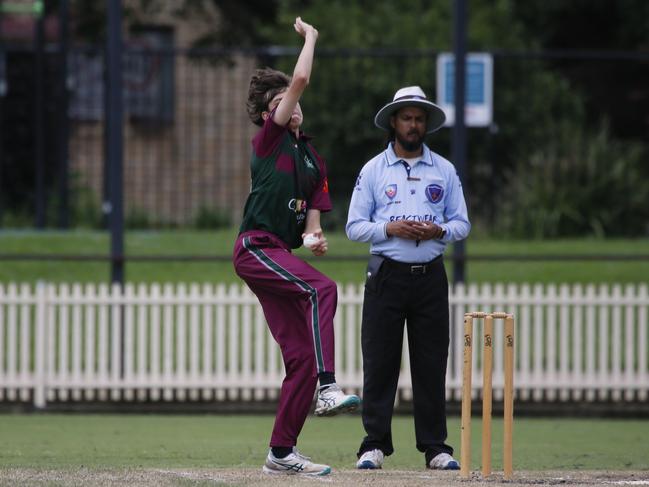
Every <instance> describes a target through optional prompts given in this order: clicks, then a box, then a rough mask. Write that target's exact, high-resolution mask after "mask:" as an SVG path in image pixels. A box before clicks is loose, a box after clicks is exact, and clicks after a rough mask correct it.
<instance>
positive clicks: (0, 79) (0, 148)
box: [0, 0, 9, 227]
mask: <svg viewBox="0 0 649 487" xmlns="http://www.w3.org/2000/svg"><path fill="white" fill-rule="evenodd" d="M2 14H3V11H2V0H0V195H1V194H2V171H3V169H4V131H3V128H2V126H3V117H4V115H3V114H4V107H3V104H4V97H5V95H6V94H7V90H8V88H9V87H8V86H7V69H6V64H5V63H6V61H5V52H4V50H3V49H2V46H3V45H4V44H3V40H2ZM3 213H4V201H3V199H2V196H0V227H2V220H3Z"/></svg>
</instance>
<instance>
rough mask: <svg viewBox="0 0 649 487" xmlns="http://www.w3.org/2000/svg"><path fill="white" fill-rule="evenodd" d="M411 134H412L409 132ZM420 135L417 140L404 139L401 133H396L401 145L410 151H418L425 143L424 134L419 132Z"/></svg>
mask: <svg viewBox="0 0 649 487" xmlns="http://www.w3.org/2000/svg"><path fill="white" fill-rule="evenodd" d="M408 135H410V134H408ZM417 135H418V137H417V138H416V139H415V140H408V139H404V138H403V137H401V136H400V135H399V134H395V137H396V139H397V141H398V142H399V145H400V146H401V147H403V148H404V150H406V151H408V152H416V151H418V150H419V149H421V146H422V144H423V143H424V137H425V136H424V135H419V134H417Z"/></svg>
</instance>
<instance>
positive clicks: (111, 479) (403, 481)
mask: <svg viewBox="0 0 649 487" xmlns="http://www.w3.org/2000/svg"><path fill="white" fill-rule="evenodd" d="M16 485H19V486H26V487H37V486H38V487H43V486H56V487H68V486H69V487H76V486H80V485H82V486H92V487H95V486H97V487H99V486H101V487H104V486H128V487H140V486H141V487H167V486H181V487H190V486H200V487H206V486H255V487H261V486H270V487H272V486H282V487H297V486H299V487H308V486H318V485H331V486H345V487H362V486H371V487H388V486H390V487H392V486H394V487H397V486H399V487H401V486H408V487H410V486H412V487H419V486H422V487H423V486H426V487H438V486H464V487H473V486H475V487H480V486H489V487H497V486H512V485H522V486H525V485H565V486H593V485H602V486H627V485H646V486H649V472H631V471H625V472H612V471H563V470H562V471H551V472H536V471H534V472H529V471H528V472H515V473H514V480H513V481H512V482H505V481H504V480H503V478H502V474H498V473H495V474H494V475H493V476H492V477H490V478H488V479H482V478H481V476H480V475H479V474H478V473H474V474H473V476H472V478H471V479H470V480H462V479H460V478H459V476H458V473H457V472H433V471H424V470H422V471H406V470H401V471H399V470H382V471H358V470H336V471H334V472H333V473H332V474H331V475H329V476H326V477H301V476H284V475H281V476H272V475H266V474H263V473H262V472H261V470H260V469H250V468H241V469H190V468H186V469H175V468H170V469H159V468H133V469H87V468H78V469H65V470H64V469H52V470H48V469H27V468H4V469H0V486H2V487H4V486H16Z"/></svg>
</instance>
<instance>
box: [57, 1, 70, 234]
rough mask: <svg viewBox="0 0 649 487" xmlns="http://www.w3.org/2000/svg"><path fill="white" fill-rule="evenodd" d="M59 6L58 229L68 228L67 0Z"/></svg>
mask: <svg viewBox="0 0 649 487" xmlns="http://www.w3.org/2000/svg"><path fill="white" fill-rule="evenodd" d="M60 1H61V3H60V5H59V29H60V34H59V36H60V37H59V65H60V68H59V69H60V70H61V71H60V76H59V136H58V139H59V180H58V183H59V188H58V190H59V218H58V220H59V222H58V223H59V228H68V227H69V226H70V207H69V185H68V177H69V176H68V167H69V145H68V144H69V125H68V123H69V120H68V15H69V9H68V0H60Z"/></svg>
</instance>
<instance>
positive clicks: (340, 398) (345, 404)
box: [315, 384, 361, 416]
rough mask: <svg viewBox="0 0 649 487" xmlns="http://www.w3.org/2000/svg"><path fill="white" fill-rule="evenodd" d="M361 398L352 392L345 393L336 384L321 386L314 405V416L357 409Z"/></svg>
mask: <svg viewBox="0 0 649 487" xmlns="http://www.w3.org/2000/svg"><path fill="white" fill-rule="evenodd" d="M360 405H361V400H360V398H359V397H358V396H356V395H354V394H345V393H344V392H343V391H342V389H341V388H340V387H338V385H337V384H328V385H326V386H321V387H320V389H319V390H318V399H317V401H316V405H315V415H316V416H335V415H336V414H339V413H345V412H351V411H354V410H356V409H358V406H360Z"/></svg>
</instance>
